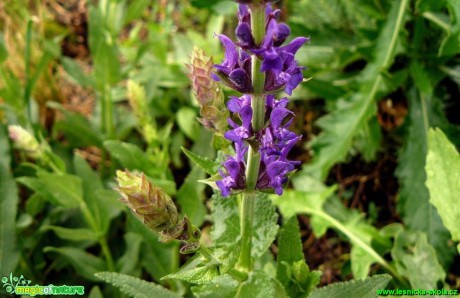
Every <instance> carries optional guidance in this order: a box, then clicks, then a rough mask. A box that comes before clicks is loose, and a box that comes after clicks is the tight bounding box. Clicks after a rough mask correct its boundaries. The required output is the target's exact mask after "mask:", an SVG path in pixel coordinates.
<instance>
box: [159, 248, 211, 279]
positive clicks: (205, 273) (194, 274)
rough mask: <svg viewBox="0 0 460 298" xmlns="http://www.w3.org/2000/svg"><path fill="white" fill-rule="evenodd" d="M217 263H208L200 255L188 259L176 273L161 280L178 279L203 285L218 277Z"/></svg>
mask: <svg viewBox="0 0 460 298" xmlns="http://www.w3.org/2000/svg"><path fill="white" fill-rule="evenodd" d="M217 265H218V264H217V262H213V261H208V260H206V259H204V257H203V256H201V255H200V254H196V255H195V256H193V257H192V258H190V259H189V260H188V261H187V263H185V265H183V266H182V267H181V268H180V269H179V270H178V271H177V272H174V273H172V274H169V275H167V276H165V277H163V278H162V280H164V279H178V280H182V281H186V282H188V283H192V284H205V283H208V282H210V281H211V280H213V279H214V278H215V277H216V276H218V275H219V269H218V267H217Z"/></svg>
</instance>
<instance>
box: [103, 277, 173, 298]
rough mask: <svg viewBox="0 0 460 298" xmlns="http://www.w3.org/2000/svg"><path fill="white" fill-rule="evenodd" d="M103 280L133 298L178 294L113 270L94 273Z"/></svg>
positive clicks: (166, 297) (170, 296)
mask: <svg viewBox="0 0 460 298" xmlns="http://www.w3.org/2000/svg"><path fill="white" fill-rule="evenodd" d="M95 275H96V276H97V277H99V278H100V279H102V280H104V281H105V282H107V283H109V284H111V285H113V286H115V287H117V288H119V289H120V290H121V291H122V292H123V293H125V294H127V295H129V296H130V297H135V298H150V297H162V298H163V297H164V298H179V297H181V296H180V295H178V294H176V293H174V292H171V291H169V290H168V289H165V288H163V287H162V286H160V285H157V284H155V283H151V282H146V281H144V280H141V279H138V278H135V277H132V276H129V275H125V274H119V273H115V272H99V273H96V274H95Z"/></svg>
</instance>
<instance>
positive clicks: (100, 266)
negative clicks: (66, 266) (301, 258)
mask: <svg viewBox="0 0 460 298" xmlns="http://www.w3.org/2000/svg"><path fill="white" fill-rule="evenodd" d="M44 252H46V253H58V254H60V255H61V256H62V257H64V259H65V260H67V261H68V262H69V263H70V264H71V265H72V266H73V267H74V268H75V271H76V272H78V274H79V275H81V276H83V277H85V278H87V279H89V280H93V281H97V280H98V279H97V278H96V277H94V274H95V273H96V272H100V271H104V270H105V269H106V268H105V262H104V261H103V260H102V259H100V258H98V257H96V256H94V255H92V254H89V253H87V252H85V251H83V250H81V249H78V248H75V247H50V246H47V247H45V248H44Z"/></svg>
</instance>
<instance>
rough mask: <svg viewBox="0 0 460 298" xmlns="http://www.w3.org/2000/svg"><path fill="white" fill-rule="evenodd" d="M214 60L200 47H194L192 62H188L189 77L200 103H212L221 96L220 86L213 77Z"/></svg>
mask: <svg viewBox="0 0 460 298" xmlns="http://www.w3.org/2000/svg"><path fill="white" fill-rule="evenodd" d="M213 65H214V62H213V61H212V57H208V56H206V54H205V53H204V51H203V50H202V49H200V48H198V47H196V46H195V47H194V48H193V52H192V57H191V64H188V65H187V67H188V70H189V73H188V77H189V78H190V80H191V82H192V87H193V92H194V95H195V97H196V99H197V100H198V102H199V103H200V105H202V106H204V105H212V104H213V103H214V102H215V100H216V99H217V98H218V97H219V96H221V95H220V87H219V85H218V84H217V82H215V81H214V80H213V79H212V78H211V75H212V70H213Z"/></svg>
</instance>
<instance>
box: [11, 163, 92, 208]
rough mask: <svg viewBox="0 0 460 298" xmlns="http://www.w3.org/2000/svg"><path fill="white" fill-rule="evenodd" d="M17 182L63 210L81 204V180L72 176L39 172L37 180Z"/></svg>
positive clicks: (23, 179) (20, 179) (30, 179)
mask: <svg viewBox="0 0 460 298" xmlns="http://www.w3.org/2000/svg"><path fill="white" fill-rule="evenodd" d="M17 181H18V182H19V183H21V184H24V185H25V186H27V187H28V188H30V189H32V190H34V191H35V192H37V193H38V194H40V195H41V196H42V197H43V198H47V199H48V200H50V201H51V202H52V203H54V204H56V205H60V206H63V207H65V208H75V207H78V206H79V205H80V204H81V203H82V202H83V198H82V195H83V191H82V183H81V179H80V177H77V176H74V175H69V174H55V173H48V172H45V171H40V172H38V173H37V178H32V177H20V178H18V179H17Z"/></svg>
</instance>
